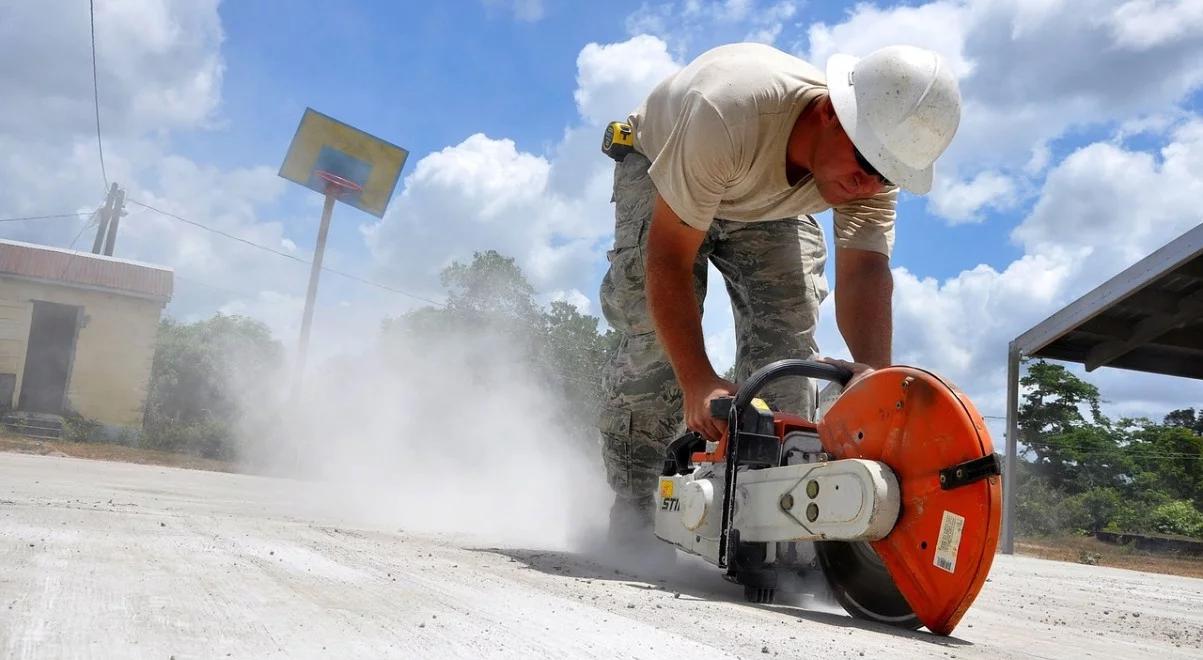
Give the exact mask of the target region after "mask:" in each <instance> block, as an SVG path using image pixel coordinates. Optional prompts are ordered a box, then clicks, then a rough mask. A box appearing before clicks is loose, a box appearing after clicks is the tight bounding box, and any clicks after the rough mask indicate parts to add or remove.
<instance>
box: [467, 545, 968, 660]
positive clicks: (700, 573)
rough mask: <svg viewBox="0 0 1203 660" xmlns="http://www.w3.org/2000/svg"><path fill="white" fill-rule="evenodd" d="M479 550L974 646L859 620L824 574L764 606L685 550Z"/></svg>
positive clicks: (554, 571)
mask: <svg viewBox="0 0 1203 660" xmlns="http://www.w3.org/2000/svg"><path fill="white" fill-rule="evenodd" d="M665 547H667V546H665ZM649 550H650V549H649ZM476 551H477V552H484V553H490V554H495V555H500V556H503V557H507V558H509V559H510V560H511V561H516V562H520V563H522V564H524V565H525V566H526V568H528V569H531V570H535V571H539V572H541V573H546V574H548V575H555V576H560V577H566V578H572V579H575V580H584V581H592V580H600V581H612V582H619V583H623V584H625V585H626V586H628V587H630V588H632V589H638V590H648V591H651V590H659V591H666V592H669V593H672V594H673V595H674V596H677V597H679V598H694V599H698V600H709V601H720V602H729V603H737V604H739V605H741V606H744V607H755V608H758V609H761V610H765V611H767V612H774V613H777V614H779V615H781V616H785V617H793V618H795V619H797V620H798V621H799V622H811V623H816V624H821V625H825V626H836V627H839V628H855V629H859V630H865V631H871V632H876V633H881V634H886V635H892V636H898V637H906V638H910V639H915V640H918V641H922V642H926V643H928V644H931V645H933V646H941V647H945V648H963V647H969V646H973V642H970V641H967V640H963V639H960V638H958V637H951V636H949V637H943V636H939V635H934V634H932V633H930V632H928V631H927V630H925V629H924V630H906V629H902V628H895V627H893V626H888V625H885V624H881V623H876V622H873V621H864V620H861V619H854V618H852V617H851V616H849V615H847V614H845V613H844V612H843V610H841V609H840V608H839V606H838V605H836V604H835V601H834V600H833V599H831V597H830V592H828V591H827V589H826V585H825V584H820V583H821V582H822V576H821V575H819V574H818V573H815V574H814V575H813V578H814V579H813V580H812V579H810V578H805V579H803V580H802V582H801V583H800V584H799V585H798V587H799V591H798V592H797V593H790V594H787V595H785V596H784V598H785V599H786V602H784V603H778V604H773V605H758V604H753V603H748V602H745V601H744V598H743V588H742V587H740V586H739V585H736V584H732V583H730V582H727V581H726V580H724V579H723V578H722V574H721V572H720V571H719V569H717V568H715V567H714V566H711V565H709V564H707V563H705V562H704V561H702V560H700V559H698V558H696V557H690V556H687V555H683V554H681V553H676V556H673V554H672V553H665V552H662V551H660V550H659V548H657V549H655V550H652V551H650V552H640V553H638V554H634V555H630V556H626V557H620V556H616V555H615V553H605V554H602V553H599V554H596V555H594V554H589V553H574V552H562V551H555V550H534V549H521V548H477V549H476Z"/></svg>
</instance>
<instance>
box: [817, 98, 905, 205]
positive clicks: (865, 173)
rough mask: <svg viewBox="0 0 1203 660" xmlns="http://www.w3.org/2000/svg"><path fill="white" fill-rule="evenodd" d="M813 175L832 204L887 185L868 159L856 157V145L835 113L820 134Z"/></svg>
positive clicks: (848, 200)
mask: <svg viewBox="0 0 1203 660" xmlns="http://www.w3.org/2000/svg"><path fill="white" fill-rule="evenodd" d="M813 174H814V178H815V185H816V186H818V188H819V194H820V195H822V197H823V200H824V201H826V202H827V203H828V204H831V205H832V206H837V205H840V204H845V203H847V202H851V201H854V200H858V199H865V198H868V197H872V196H873V195H876V194H877V193H879V192H881V191H882V190H885V189H886V186H887V182H886V181H885V180H884V179H882V178H881V176H880V175H878V174H876V173H875V172H873V171H872V166H870V165H868V162H862V160H861V159H858V158H857V153H856V147H854V146H852V140H850V139H849V138H848V134H847V133H845V132H844V128H843V127H842V126H840V123H839V121H838V120H835V117H834V113H832V115H831V121H829V122H825V123H824V126H823V129H822V132H821V134H820V136H819V141H818V144H817V149H816V154H815V159H814V170H813Z"/></svg>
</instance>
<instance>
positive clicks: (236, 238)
mask: <svg viewBox="0 0 1203 660" xmlns="http://www.w3.org/2000/svg"><path fill="white" fill-rule="evenodd" d="M126 201H127V202H129V203H130V204H137V205H138V206H141V207H143V208H145V209H149V210H151V211H154V212H155V213H158V214H160V215H163V216H166V217H168V218H172V219H175V220H179V221H180V222H183V223H186V224H189V225H192V226H193V227H197V228H200V229H203V230H205V231H208V232H212V233H214V234H217V235H219V236H224V237H225V238H228V239H231V240H234V241H238V242H239V243H243V244H245V245H249V246H251V247H253V248H255V249H258V250H263V251H264V252H270V253H272V254H274V255H276V256H278V257H284V258H285V259H291V260H293V261H295V262H297V263H301V264H305V265H307V266H308V265H312V264H313V262H312V261H310V260H308V259H304V258H301V257H298V256H296V255H295V254H289V253H287V252H284V251H283V250H277V249H276V248H273V247H271V246H268V245H263V244H262V243H256V242H254V241H250V240H247V239H245V238H242V237H241V236H235V235H234V234H231V233H229V232H225V231H222V230H220V229H217V228H215V227H210V226H208V225H206V224H202V223H200V222H197V221H195V220H189V219H188V218H185V217H183V216H181V215H177V214H175V213H171V212H170V211H164V210H162V209H159V208H155V207H154V206H151V205H150V204H146V203H145V202H139V201H138V200H136V199H129V198H127V199H126ZM322 270H323V271H326V272H328V273H331V274H333V275H338V276H341V277H345V278H347V279H349V280H352V281H355V282H359V283H361V284H366V285H368V286H373V287H376V288H377V289H382V290H384V291H388V292H391V293H396V294H398V295H402V296H406V297H408V298H413V299H414V300H420V301H422V302H425V303H430V304H431V305H434V306H436V307H444V306H445V305H444V304H443V303H441V302H438V301H437V300H431V299H430V298H426V297H423V296H419V295H418V294H416V293H410V292H409V291H405V290H403V289H398V288H396V287H393V286H389V285H387V284H381V283H379V282H375V281H373V280H369V279H367V278H365V277H360V276H359V275H355V274H353V273H348V272H346V271H341V270H338V269H335V268H330V267H327V266H322Z"/></svg>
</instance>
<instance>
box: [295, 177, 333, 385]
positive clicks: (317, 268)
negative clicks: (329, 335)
mask: <svg viewBox="0 0 1203 660" xmlns="http://www.w3.org/2000/svg"><path fill="white" fill-rule="evenodd" d="M336 192H337V191H336V190H335V188H334V186H328V187H327V188H326V205H325V206H324V207H322V226H321V227H320V228H319V229H318V230H317V247H315V248H314V250H313V266H312V268H310V269H309V292H308V293H307V294H306V296H305V314H304V315H303V316H302V317H301V341H300V345H299V346H298V347H297V370H296V376H295V377H294V379H293V387H294V394H297V393H299V392H300V389H301V379H302V378H303V377H304V374H305V358H306V353H308V351H309V326H310V325H311V324H312V323H313V302H314V300H315V299H316V298H317V281H318V277H320V276H321V274H322V256H323V255H324V254H325V253H326V234H328V233H329V232H330V215H331V214H332V213H333V212H334V200H335V198H336V197H337V195H336V194H335V193H336Z"/></svg>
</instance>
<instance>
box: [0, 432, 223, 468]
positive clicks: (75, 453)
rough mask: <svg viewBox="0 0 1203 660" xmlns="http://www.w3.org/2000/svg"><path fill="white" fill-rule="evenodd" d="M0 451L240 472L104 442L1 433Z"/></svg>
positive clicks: (194, 458) (197, 459) (210, 461)
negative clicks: (27, 436)
mask: <svg viewBox="0 0 1203 660" xmlns="http://www.w3.org/2000/svg"><path fill="white" fill-rule="evenodd" d="M0 451H7V452H14V453H18V454H38V455H41V456H67V457H71V458H87V459H92V460H97V461H118V462H122V463H138V464H142V465H163V466H167V467H179V468H189V469H193V470H209V471H212V472H241V470H239V469H238V466H236V465H235V464H233V463H230V462H227V461H217V460H213V459H209V458H200V457H199V456H188V455H185V454H175V453H172V452H169V451H159V450H156V449H139V448H137V447H126V446H124V445H113V444H106V443H101V442H67V441H65V440H36V439H34V438H26V437H24V436H20V435H13V434H10V433H0Z"/></svg>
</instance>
